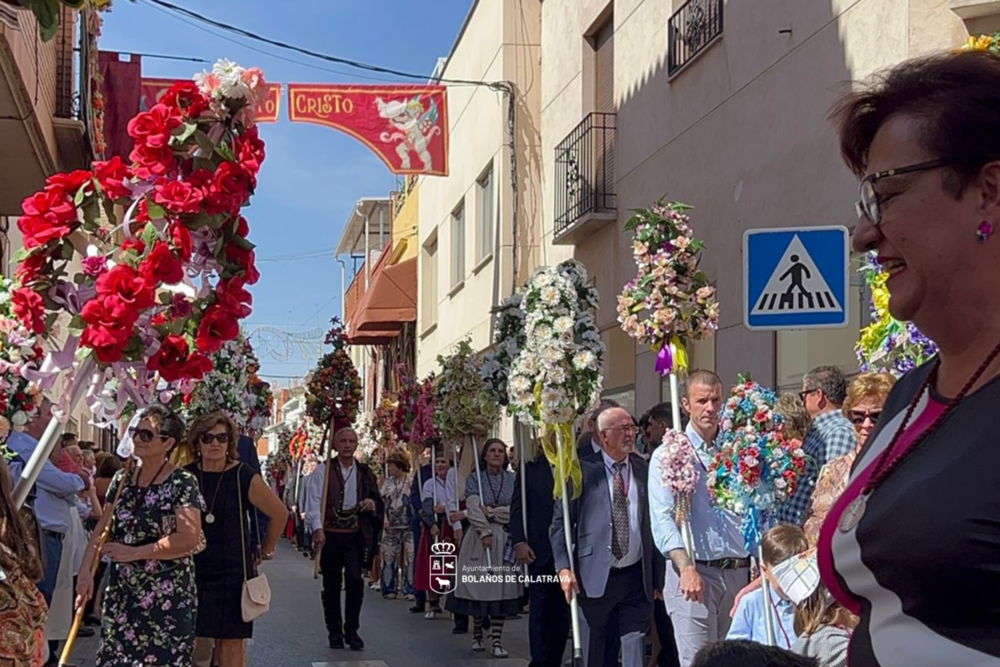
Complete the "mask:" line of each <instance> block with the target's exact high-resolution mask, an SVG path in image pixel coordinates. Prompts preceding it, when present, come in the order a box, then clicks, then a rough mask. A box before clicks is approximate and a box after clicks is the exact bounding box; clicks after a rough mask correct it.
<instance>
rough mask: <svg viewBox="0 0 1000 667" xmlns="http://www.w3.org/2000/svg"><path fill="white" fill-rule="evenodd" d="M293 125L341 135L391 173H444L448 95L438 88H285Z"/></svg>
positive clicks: (289, 85)
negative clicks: (322, 128)
mask: <svg viewBox="0 0 1000 667" xmlns="http://www.w3.org/2000/svg"><path fill="white" fill-rule="evenodd" d="M288 109H289V114H290V116H291V119H292V122H293V123H315V124H316V125H325V126H326V127H332V128H334V129H336V130H340V131H341V132H346V133H347V134H349V135H351V136H352V137H354V138H355V139H358V140H359V141H361V142H363V143H364V144H365V145H366V146H368V147H369V148H370V149H372V150H373V151H374V152H375V154H376V155H378V156H379V158H381V159H382V161H383V162H384V163H385V165H386V166H387V167H389V171H391V172H392V173H394V174H430V175H434V176H447V175H448V93H447V90H446V89H445V87H444V86H385V85H381V86H360V85H357V84H350V85H308V84H298V83H291V84H288Z"/></svg>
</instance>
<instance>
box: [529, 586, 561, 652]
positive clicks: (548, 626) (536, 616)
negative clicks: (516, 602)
mask: <svg viewBox="0 0 1000 667" xmlns="http://www.w3.org/2000/svg"><path fill="white" fill-rule="evenodd" d="M528 599H529V600H530V602H531V612H530V614H529V615H528V639H529V641H530V642H531V662H530V663H529V665H528V667H561V665H562V658H563V653H564V652H565V651H566V639H567V638H568V637H569V605H568V604H566V597H565V596H564V595H563V592H562V588H561V587H560V586H559V584H558V583H556V582H551V583H548V582H546V583H532V584H531V585H530V586H528Z"/></svg>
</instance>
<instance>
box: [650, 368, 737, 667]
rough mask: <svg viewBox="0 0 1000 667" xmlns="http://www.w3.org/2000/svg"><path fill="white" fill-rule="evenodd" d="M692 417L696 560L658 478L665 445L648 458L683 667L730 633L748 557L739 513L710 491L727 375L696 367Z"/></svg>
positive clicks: (687, 402) (689, 398)
mask: <svg viewBox="0 0 1000 667" xmlns="http://www.w3.org/2000/svg"><path fill="white" fill-rule="evenodd" d="M683 407H684V410H685V412H687V413H688V415H690V417H691V421H690V423H689V424H688V427H687V430H686V434H687V437H688V439H689V440H690V441H691V445H692V446H693V447H694V450H695V453H696V454H697V455H698V460H699V464H700V466H699V467H700V476H699V478H698V483H697V488H696V489H695V492H694V493H693V494H692V495H691V532H692V537H693V542H694V550H695V553H694V558H693V559H692V558H691V557H690V556H689V555H688V554H687V552H686V551H685V549H684V540H683V539H682V538H681V532H680V529H679V527H678V525H677V522H676V521H675V519H674V509H675V500H674V497H673V494H671V492H670V489H668V488H666V487H665V486H664V485H663V483H662V482H660V481H659V479H660V474H659V470H660V465H661V462H662V458H663V455H664V448H662V447H660V448H657V449H656V450H655V451H654V452H653V457H652V460H651V461H650V470H651V473H650V480H651V481H650V484H649V512H650V519H651V521H650V523H651V526H652V531H653V541H654V542H655V544H656V547H657V549H659V551H660V553H662V554H663V555H664V556H665V557H666V558H667V559H668V563H667V568H666V570H667V572H666V581H665V582H664V585H663V598H664V601H665V603H666V606H667V611H668V613H669V614H670V618H671V621H672V622H673V626H674V636H675V638H676V641H677V650H678V654H679V657H680V662H681V665H682V667H688V665H690V664H691V663H692V661H693V660H694V656H695V654H696V653H697V652H698V650H699V649H701V647H702V646H705V645H706V644H709V643H711V642H715V641H719V640H722V639H725V638H726V633H727V632H728V631H729V625H730V618H729V611H730V609H732V608H733V602H734V601H735V599H736V594H737V593H739V591H740V589H742V588H743V587H744V586H746V585H747V583H749V581H750V569H749V568H750V559H749V553H748V552H747V550H746V546H745V544H744V540H743V535H742V533H741V532H740V518H739V517H738V516H737V515H736V514H734V513H732V512H728V511H725V510H722V509H720V508H716V507H715V506H714V505H713V503H712V500H711V497H710V496H709V493H708V486H707V484H706V481H705V476H706V470H707V469H708V466H709V464H710V463H711V461H712V457H713V456H714V454H715V440H716V438H717V437H718V435H719V414H720V413H721V411H722V381H721V380H720V379H719V376H717V375H716V374H715V373H712V372H711V371H703V370H698V371H693V372H692V373H691V374H690V376H689V377H688V381H687V386H686V394H685V396H684V398H683Z"/></svg>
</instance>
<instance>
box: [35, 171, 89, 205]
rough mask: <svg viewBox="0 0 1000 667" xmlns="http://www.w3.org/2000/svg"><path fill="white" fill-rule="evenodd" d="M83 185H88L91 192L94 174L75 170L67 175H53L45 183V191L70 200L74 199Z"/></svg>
mask: <svg viewBox="0 0 1000 667" xmlns="http://www.w3.org/2000/svg"><path fill="white" fill-rule="evenodd" d="M85 185H89V186H90V188H89V190H90V191H91V192H93V189H94V174H93V173H92V172H89V171H84V170H83V169H77V170H76V171H73V172H70V173H68V174H53V175H52V176H49V177H48V179H46V181H45V189H46V190H49V191H52V192H58V193H61V194H63V195H65V196H67V197H70V198H72V197H76V193H77V192H79V191H80V188H82V187H84V186H85Z"/></svg>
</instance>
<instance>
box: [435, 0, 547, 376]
mask: <svg viewBox="0 0 1000 667" xmlns="http://www.w3.org/2000/svg"><path fill="white" fill-rule="evenodd" d="M540 17H541V2H540V0H479V1H478V2H476V3H474V5H473V8H472V10H471V11H470V14H469V17H468V19H467V20H466V24H465V26H464V28H463V30H462V32H461V34H460V35H459V37H458V39H457V40H456V43H455V46H454V48H453V50H452V53H451V56H450V58H449V60H448V62H447V64H446V66H445V68H444V71H443V73H442V75H441V76H442V78H444V79H464V80H478V81H489V82H493V81H512V82H513V83H514V86H515V89H516V94H515V100H516V116H515V126H516V128H517V129H516V150H515V157H516V162H517V182H518V189H517V193H518V198H517V206H518V213H517V216H518V224H517V234H516V237H517V267H516V268H515V267H514V260H513V254H514V253H513V249H514V245H513V239H514V234H513V227H512V226H511V212H512V204H513V194H512V192H511V190H512V187H511V169H510V148H509V144H508V137H507V133H506V130H507V119H508V104H507V98H506V97H505V96H504V95H503V94H501V93H499V92H497V91H494V90H491V89H489V88H487V87H483V86H449V89H448V121H449V123H450V132H451V137H450V147H451V148H450V174H449V175H448V176H447V177H424V178H421V181H420V196H419V249H421V251H420V252H419V258H420V259H419V262H418V279H419V280H420V281H422V282H424V283H425V284H424V285H422V286H421V292H420V294H421V298H423V299H425V300H427V299H431V300H432V301H433V302H434V303H436V304H437V308H436V316H435V314H434V311H435V309H434V308H428V307H427V304H421V307H420V308H419V313H418V319H417V335H418V342H417V350H418V351H417V373H418V375H419V376H421V377H422V376H424V375H426V374H427V373H429V372H431V371H434V370H436V369H437V356H438V354H441V353H444V352H446V351H447V350H448V349H449V348H450V347H451V346H452V345H454V344H455V343H457V342H458V341H460V340H461V339H463V338H465V337H470V338H471V341H472V345H473V347H474V348H476V349H479V350H482V349H485V348H486V347H488V346H489V345H490V343H491V340H490V339H491V331H490V324H491V322H490V308H491V307H492V306H493V305H494V304H496V303H498V302H499V301H500V300H501V299H503V298H504V297H506V296H507V295H509V294H510V292H511V290H512V288H513V284H514V280H515V278H514V273H515V270H516V273H517V276H518V279H519V281H522V282H523V280H524V279H525V278H526V277H527V275H528V273H529V272H530V271H531V270H532V269H533V268H534V266H535V265H536V264H537V262H538V261H539V259H538V257H539V248H540V246H541V245H542V236H541V233H540V228H539V226H538V223H539V222H540V219H541V200H540V192H539V189H538V186H539V183H540V179H541V164H542V160H541V154H540V150H539V149H540V143H539V142H540V139H539V127H538V105H539V102H540V99H541V96H540V94H541V86H540V65H539V58H540V49H539V38H540V23H539V21H540ZM489 165H492V178H493V207H492V210H493V218H494V238H493V239H492V240H491V245H492V249H493V252H492V253H490V254H489V255H487V256H486V257H485V258H484V259H482V261H478V259H477V252H476V248H477V246H476V243H477V238H476V229H477V220H478V218H477V206H476V198H477V179H479V178H480V177H481V176H482V175H483V173H484V171H485V170H486V169H487V168H488V166H489ZM463 202H464V207H465V239H464V243H463V244H461V246H460V247H459V246H458V245H457V244H456V243H455V239H454V238H453V237H452V226H451V217H452V213H453V211H455V209H456V207H458V206H459V205H460V204H462V203H463ZM435 239H436V242H437V253H436V255H435V260H433V263H434V264H435V265H436V272H435V271H434V270H433V267H432V266H431V264H432V260H431V259H430V257H429V255H428V253H427V252H426V248H427V247H428V246H429V244H431V243H433V242H434V240H435ZM454 253H463V257H464V264H465V266H464V271H463V272H462V276H461V280H460V281H457V282H454V283H453V281H452V276H451V261H452V258H453V256H454ZM435 275H436V280H434V282H433V287H430V286H429V285H427V284H426V283H427V281H428V279H429V278H430V277H431V276H435Z"/></svg>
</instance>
